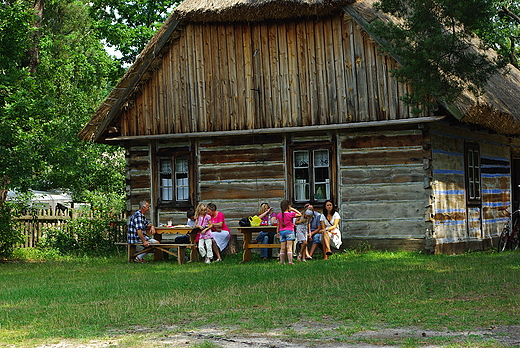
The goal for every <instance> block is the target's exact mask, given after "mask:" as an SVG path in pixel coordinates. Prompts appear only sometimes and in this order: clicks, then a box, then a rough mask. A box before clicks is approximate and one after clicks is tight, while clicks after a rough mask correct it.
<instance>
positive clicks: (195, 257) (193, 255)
mask: <svg viewBox="0 0 520 348" xmlns="http://www.w3.org/2000/svg"><path fill="white" fill-rule="evenodd" d="M189 235H190V243H191V244H197V243H195V239H196V238H197V231H195V230H192V231H191V232H189ZM195 261H199V251H198V250H197V246H194V247H190V262H195Z"/></svg>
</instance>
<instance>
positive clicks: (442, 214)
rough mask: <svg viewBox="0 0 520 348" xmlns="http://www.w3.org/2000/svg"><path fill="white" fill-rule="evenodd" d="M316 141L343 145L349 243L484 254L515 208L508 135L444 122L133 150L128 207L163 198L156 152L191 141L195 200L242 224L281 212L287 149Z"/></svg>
mask: <svg viewBox="0 0 520 348" xmlns="http://www.w3.org/2000/svg"><path fill="white" fill-rule="evenodd" d="M430 127H431V128H430ZM466 141H469V142H473V143H477V144H478V145H479V148H480V154H481V172H482V173H481V182H482V201H481V202H480V204H473V205H471V204H468V203H467V201H466V188H465V175H464V170H465V164H464V143H465V142H466ZM316 142H323V143H325V144H327V143H331V144H333V145H334V146H333V148H334V149H335V150H334V151H333V157H334V158H335V161H334V162H336V163H337V165H336V164H335V165H334V166H335V168H336V169H335V170H333V172H334V173H333V174H332V179H333V180H334V182H337V183H338V185H337V192H333V197H337V199H336V200H337V202H338V207H339V212H340V214H341V217H342V222H341V231H342V237H343V241H344V244H343V247H350V246H355V245H358V244H359V243H367V242H368V243H369V244H370V245H371V246H372V247H374V248H378V249H385V250H397V249H402V250H425V251H435V252H441V253H453V252H462V251H466V250H469V249H472V250H478V249H484V248H486V247H489V246H492V245H493V244H492V243H493V239H494V238H496V237H497V236H498V233H499V232H500V230H501V229H502V227H503V225H504V223H505V222H506V221H507V219H506V218H505V217H504V216H503V215H502V214H501V212H500V210H499V208H501V207H509V206H510V201H511V189H510V185H511V166H510V158H511V153H510V151H511V150H510V145H509V144H508V139H507V138H503V137H499V136H496V135H492V134H487V133H484V132H474V131H470V130H468V129H466V128H464V127H446V125H445V124H438V125H437V124H431V125H430V126H428V127H425V128H424V129H417V128H416V129H411V128H402V129H388V128H387V129H384V130H383V129H379V130H377V131H376V130H374V131H369V130H358V131H345V130H344V131H328V132H319V133H314V134H311V133H308V134H305V133H294V134H291V133H286V134H270V135H244V136H240V137H232V136H229V137H212V138H199V139H197V140H195V139H193V140H190V141H182V140H179V141H177V142H174V141H172V142H171V143H161V144H155V145H154V144H153V142H150V145H149V146H147V145H135V146H132V147H130V148H129V150H128V165H129V168H128V175H129V180H128V189H129V202H130V206H129V208H131V209H130V210H131V211H135V210H136V209H137V208H138V203H139V201H140V200H141V199H151V200H152V202H154V201H155V200H156V199H157V197H155V194H156V193H155V191H156V190H155V189H152V186H153V178H154V177H155V176H156V175H157V173H156V171H155V170H154V169H153V167H154V165H153V162H154V161H155V160H156V159H152V160H150V159H149V157H148V156H150V154H151V153H153V152H154V151H159V152H160V151H162V150H164V149H167V148H179V149H184V150H185V149H186V148H187V147H190V146H191V147H190V148H191V149H192V150H193V151H194V152H195V156H194V158H195V163H194V164H195V173H196V174H195V177H194V178H193V179H194V182H195V187H196V191H197V192H196V198H195V199H194V203H196V202H205V203H209V202H214V203H216V204H217V207H218V209H219V210H221V211H223V212H224V213H225V215H226V220H227V222H228V225H229V226H230V227H231V228H235V227H236V226H237V224H238V220H239V219H240V218H241V217H244V216H248V215H252V214H255V213H256V212H257V209H258V207H259V205H260V204H261V203H262V202H268V203H269V204H270V205H271V206H272V207H274V208H275V210H278V209H279V202H280V201H281V200H282V199H284V198H285V197H288V196H289V195H290V187H288V186H287V182H288V178H289V176H290V175H291V173H290V165H289V164H288V159H287V156H288V152H287V151H288V149H289V148H290V147H291V146H294V145H298V144H301V143H316ZM150 149H154V150H150ZM152 158H153V155H152ZM152 172H153V173H154V174H152ZM289 198H291V197H289ZM186 210H187V208H186V207H173V206H161V205H157V204H155V205H154V204H153V205H152V212H151V214H153V215H152V216H154V218H153V219H154V222H155V223H165V222H166V221H167V220H173V221H174V223H175V224H180V223H184V222H185V221H186V215H185V214H186V213H185V212H186Z"/></svg>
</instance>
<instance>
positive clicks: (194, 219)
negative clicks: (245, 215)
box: [187, 203, 231, 263]
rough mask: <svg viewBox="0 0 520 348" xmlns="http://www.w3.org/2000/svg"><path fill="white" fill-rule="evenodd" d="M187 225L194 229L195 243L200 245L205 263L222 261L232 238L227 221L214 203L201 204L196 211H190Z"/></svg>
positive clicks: (200, 251)
mask: <svg viewBox="0 0 520 348" xmlns="http://www.w3.org/2000/svg"><path fill="white" fill-rule="evenodd" d="M187 216H188V222H187V225H188V226H191V227H193V228H194V230H193V231H192V232H193V233H196V234H197V235H196V238H195V242H196V243H197V244H198V248H199V253H200V256H201V257H203V258H204V262H205V263H211V260H212V259H213V260H214V261H215V262H218V261H222V257H221V256H220V252H221V251H222V250H224V249H225V248H226V247H227V245H228V243H229V239H230V237H231V234H230V233H229V227H228V226H227V224H226V219H225V217H224V214H223V213H222V212H221V211H218V210H217V206H216V205H215V204H214V203H209V204H208V205H205V204H204V203H199V204H198V205H197V207H196V208H195V210H191V209H190V210H188V212H187Z"/></svg>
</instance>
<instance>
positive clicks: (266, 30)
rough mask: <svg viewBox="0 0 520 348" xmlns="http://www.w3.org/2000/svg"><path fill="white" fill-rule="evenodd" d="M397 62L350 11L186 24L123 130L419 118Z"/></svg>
mask: <svg viewBox="0 0 520 348" xmlns="http://www.w3.org/2000/svg"><path fill="white" fill-rule="evenodd" d="M395 64H396V63H395V61H393V60H392V59H390V58H389V57H387V56H384V55H382V54H381V53H380V52H379V50H378V49H377V44H376V43H375V42H374V41H373V40H372V39H371V38H370V36H369V35H367V33H366V32H364V31H363V29H362V28H361V27H359V26H358V25H357V24H356V23H355V22H354V21H353V20H352V19H351V18H350V17H348V16H346V15H335V16H326V17H320V18H319V19H316V18H315V19H304V20H292V21H284V22H279V21H272V22H262V23H204V24H202V23H188V24H186V25H185V27H184V29H183V30H182V34H181V35H180V37H179V38H178V39H177V40H174V41H172V43H171V45H170V47H169V50H168V52H167V53H166V54H164V55H163V58H162V64H161V65H160V66H159V67H158V68H157V69H156V70H155V73H154V74H153V75H152V77H151V79H150V80H149V81H148V82H147V83H146V84H144V85H143V86H141V87H140V90H139V91H138V92H137V93H136V95H135V99H134V100H135V102H134V103H133V104H132V105H130V106H129V107H128V108H127V109H126V110H125V111H123V113H122V115H121V117H122V121H120V122H119V125H120V126H121V135H123V136H136V135H156V134H177V133H194V132H208V131H209V132H212V131H230V130H244V129H259V128H272V127H275V128H282V127H301V126H306V125H330V124H339V123H348V122H364V121H381V120H390V119H404V118H412V117H415V116H414V115H412V113H411V109H410V107H409V106H406V105H404V104H403V102H402V101H400V99H399V98H400V97H401V96H403V95H404V94H405V93H406V86H403V85H400V84H399V83H398V82H397V81H396V79H395V78H393V77H392V76H391V75H390V73H389V71H390V70H391V69H392V68H393V67H395ZM422 116H424V115H422Z"/></svg>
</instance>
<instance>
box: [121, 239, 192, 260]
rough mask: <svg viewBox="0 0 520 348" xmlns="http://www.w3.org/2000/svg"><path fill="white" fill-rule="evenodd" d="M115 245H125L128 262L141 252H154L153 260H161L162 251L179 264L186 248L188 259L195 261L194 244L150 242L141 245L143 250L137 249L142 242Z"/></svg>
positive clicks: (183, 258)
mask: <svg viewBox="0 0 520 348" xmlns="http://www.w3.org/2000/svg"><path fill="white" fill-rule="evenodd" d="M115 244H116V245H126V248H127V249H126V250H127V256H128V262H132V261H133V260H134V258H135V257H136V256H137V255H139V254H142V253H152V252H153V253H154V260H155V261H157V260H162V259H163V253H167V254H170V255H173V256H175V257H176V258H177V262H178V263H179V265H180V264H183V263H185V258H186V248H189V249H190V250H191V253H190V261H195V260H194V258H193V254H194V253H193V251H195V252H196V251H197V245H196V244H174V243H160V244H150V246H148V247H143V250H140V251H137V246H138V245H140V246H143V245H142V244H129V243H115ZM170 249H177V250H176V252H173V251H171V250H170Z"/></svg>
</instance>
